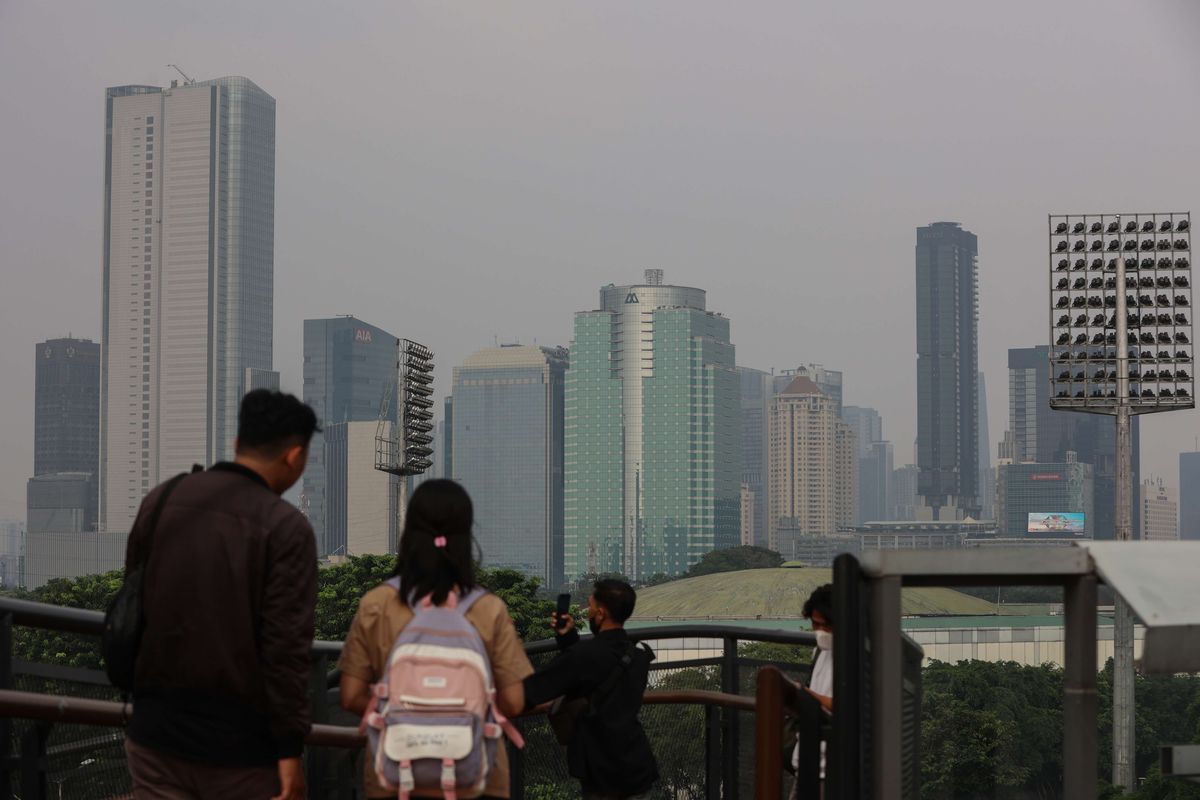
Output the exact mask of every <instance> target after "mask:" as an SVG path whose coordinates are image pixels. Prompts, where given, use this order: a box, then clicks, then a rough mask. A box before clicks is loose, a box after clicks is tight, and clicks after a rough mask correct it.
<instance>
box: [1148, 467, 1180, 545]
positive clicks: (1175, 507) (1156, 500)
mask: <svg viewBox="0 0 1200 800" xmlns="http://www.w3.org/2000/svg"><path fill="white" fill-rule="evenodd" d="M1139 499H1140V501H1141V506H1142V538H1143V539H1145V540H1146V541H1148V542H1173V541H1176V540H1178V539H1179V493H1178V492H1176V491H1175V490H1174V489H1171V488H1168V487H1166V486H1164V485H1163V482H1162V478H1159V479H1158V480H1157V481H1154V480H1146V481H1144V482H1143V483H1142V486H1141V494H1140V498H1139Z"/></svg>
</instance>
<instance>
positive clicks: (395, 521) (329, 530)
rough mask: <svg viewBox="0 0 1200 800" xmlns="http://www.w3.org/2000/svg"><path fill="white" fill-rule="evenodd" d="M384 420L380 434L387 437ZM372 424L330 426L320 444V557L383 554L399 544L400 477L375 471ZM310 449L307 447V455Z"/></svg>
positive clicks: (376, 424)
mask: <svg viewBox="0 0 1200 800" xmlns="http://www.w3.org/2000/svg"><path fill="white" fill-rule="evenodd" d="M389 425H391V423H390V422H387V421H385V422H384V430H383V434H384V435H385V436H390V435H391V430H390V428H388V427H387V426H389ZM378 433H380V431H379V422H378V421H377V420H361V421H355V422H334V423H331V424H329V425H326V426H325V431H324V436H323V440H322V443H321V450H322V453H323V456H324V458H323V466H324V469H323V470H322V471H321V474H322V476H323V477H324V480H325V487H324V491H323V492H322V497H323V499H324V503H323V506H322V511H323V522H324V531H325V544H326V545H327V546H328V547H329V550H328V552H327V553H325V555H327V556H329V557H330V558H331V559H337V558H340V557H345V556H363V555H388V554H389V553H395V552H396V546H397V545H398V544H399V541H400V537H399V514H398V513H397V506H398V504H399V502H400V492H399V488H400V480H401V479H400V477H399V476H396V475H392V474H390V473H387V472H383V471H382V470H377V469H375V437H376V435H377V434H378ZM311 451H312V446H311V445H310V446H309V452H310V454H311Z"/></svg>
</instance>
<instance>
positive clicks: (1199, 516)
mask: <svg viewBox="0 0 1200 800" xmlns="http://www.w3.org/2000/svg"><path fill="white" fill-rule="evenodd" d="M1179 538H1180V539H1190V540H1192V541H1196V540H1200V452H1193V453H1180V454H1179Z"/></svg>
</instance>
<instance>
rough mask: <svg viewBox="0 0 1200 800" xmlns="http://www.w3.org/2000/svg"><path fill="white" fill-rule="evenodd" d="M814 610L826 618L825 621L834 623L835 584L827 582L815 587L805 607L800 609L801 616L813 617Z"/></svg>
mask: <svg viewBox="0 0 1200 800" xmlns="http://www.w3.org/2000/svg"><path fill="white" fill-rule="evenodd" d="M813 612H816V613H818V614H820V615H821V616H822V617H824V618H825V622H826V623H828V624H829V625H831V626H832V625H833V584H832V583H827V584H825V585H824V586H818V587H817V588H815V589H813V591H812V594H810V595H809V596H808V599H807V600H805V601H804V608H802V609H801V610H800V614H801V616H803V617H804V618H805V619H812V615H813Z"/></svg>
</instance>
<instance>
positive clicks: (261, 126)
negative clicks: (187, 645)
mask: <svg viewBox="0 0 1200 800" xmlns="http://www.w3.org/2000/svg"><path fill="white" fill-rule="evenodd" d="M274 224H275V100H274V98H272V97H271V96H270V95H268V94H267V93H266V92H264V91H263V90H262V89H260V88H258V87H257V86H255V85H254V84H253V83H252V82H251V81H249V80H247V79H245V78H240V77H229V78H218V79H216V80H211V81H202V82H188V83H186V84H183V85H178V84H176V83H174V82H173V83H172V85H171V87H170V88H166V89H164V88H160V87H157V86H117V87H113V88H110V89H108V90H107V92H106V95H105V169H104V284H103V337H104V341H103V354H102V362H101V378H100V380H101V412H100V417H101V434H100V526H101V529H102V530H112V531H120V530H128V529H129V527H130V526H131V525H132V523H133V519H134V516H135V515H136V513H137V509H138V505H139V504H140V502H141V499H142V497H143V496H144V495H145V494H146V492H147V491H148V490H149V489H150V488H152V487H153V486H154V485H155V484H157V483H158V482H160V481H162V480H165V479H166V478H168V477H170V476H172V475H174V474H177V473H179V472H182V471H185V470H187V469H189V468H190V467H191V465H192V464H194V463H200V464H205V465H208V464H212V463H213V462H215V461H220V460H223V459H227V458H229V457H231V455H232V450H233V440H234V437H235V435H236V433H237V412H238V404H239V402H240V400H241V396H242V394H244V393H245V391H246V390H247V389H249V388H252V387H254V386H260V385H268V386H270V385H277V383H278V378H277V376H276V375H274V374H273V373H272V372H271V368H272V322H273V319H272V317H273V295H274V286H273V282H274V250H275V231H274Z"/></svg>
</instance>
